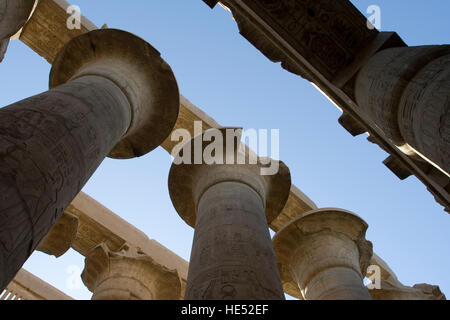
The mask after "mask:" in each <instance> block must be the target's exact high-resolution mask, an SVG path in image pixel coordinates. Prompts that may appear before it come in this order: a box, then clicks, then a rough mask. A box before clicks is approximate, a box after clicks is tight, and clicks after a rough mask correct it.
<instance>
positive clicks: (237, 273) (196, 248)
mask: <svg viewBox="0 0 450 320" xmlns="http://www.w3.org/2000/svg"><path fill="white" fill-rule="evenodd" d="M227 130H231V129H226V128H223V129H220V130H218V129H210V130H207V131H205V132H204V133H203V134H202V135H199V136H197V137H195V138H194V139H193V140H192V141H191V142H189V144H190V145H192V144H193V145H194V148H193V149H191V150H192V151H194V149H195V146H196V145H199V146H200V148H199V149H197V150H195V151H197V152H198V151H201V154H202V155H203V154H204V151H205V155H206V152H207V151H208V149H207V148H210V147H211V146H210V145H209V147H208V144H207V142H205V141H203V140H209V141H211V137H212V136H214V137H215V141H214V143H215V144H216V147H217V149H216V150H215V161H214V163H211V162H210V161H209V160H205V159H206V158H205V157H204V158H203V161H201V164H200V162H198V163H199V164H193V163H194V161H192V160H195V159H194V155H192V158H191V162H190V164H189V163H186V162H185V163H182V164H176V163H179V161H177V160H179V158H176V160H175V163H174V164H173V165H172V168H171V170H170V175H169V192H170V196H171V199H172V202H173V204H174V207H175V208H176V210H177V211H178V213H179V214H180V216H181V217H182V218H183V219H184V221H185V222H186V223H187V224H188V225H190V226H192V227H194V226H195V235H194V241H193V245H192V253H191V258H190V262H189V272H188V278H187V287H186V295H185V299H192V300H222V299H231V300H234V299H236V300H243V299H284V293H283V289H282V286H281V280H280V275H279V272H278V269H277V265H276V261H275V256H274V252H273V247H272V243H271V239H270V234H269V228H268V223H270V222H271V221H272V220H273V219H275V218H276V217H277V216H278V214H279V213H280V211H281V210H282V209H283V207H284V205H285V203H286V201H287V198H288V196H289V191H290V186H291V179H290V173H289V169H288V168H287V167H286V166H285V165H284V164H283V163H280V165H279V170H278V172H277V173H276V174H274V175H270V176H269V175H267V176H262V175H261V165H258V164H256V162H258V161H255V164H250V163H251V162H250V161H249V158H248V157H247V159H246V160H245V161H244V163H246V164H237V163H238V162H237V155H238V153H239V154H240V155H242V154H244V153H243V148H239V147H238V144H240V137H239V136H233V137H230V135H228V134H226V131H227ZM230 142H231V146H232V147H229V146H230ZM197 143H198V144H197ZM226 146H227V147H226ZM241 146H242V145H241ZM222 147H223V148H222ZM228 147H229V148H228ZM225 148H228V149H227V150H226V151H223V150H225ZM188 149H189V148H183V153H186V152H188ZM195 151H194V153H195ZM209 151H211V149H209ZM222 151H223V153H222ZM247 151H248V150H247ZM213 153H214V152H213ZM245 153H246V154H247V155H248V152H245ZM219 154H220V155H219ZM195 158H196V157H195ZM227 159H228V161H227ZM230 159H231V161H230ZM207 163H210V164H207Z"/></svg>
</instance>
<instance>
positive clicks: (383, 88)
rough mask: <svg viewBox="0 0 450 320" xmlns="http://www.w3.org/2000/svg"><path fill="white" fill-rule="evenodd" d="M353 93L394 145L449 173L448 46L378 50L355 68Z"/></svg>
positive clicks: (449, 97)
mask: <svg viewBox="0 0 450 320" xmlns="http://www.w3.org/2000/svg"><path fill="white" fill-rule="evenodd" d="M355 94H356V99H357V101H358V104H359V106H360V107H361V108H363V109H364V111H365V112H366V113H367V114H369V115H370V116H371V118H372V119H373V120H374V122H375V123H376V124H377V125H378V126H379V127H380V128H382V129H383V131H384V132H385V134H386V136H387V137H388V138H389V139H391V140H392V141H393V143H394V144H395V145H397V146H399V147H403V148H406V146H405V145H407V146H409V147H410V148H411V147H412V148H413V149H412V150H411V153H412V154H413V155H415V156H416V158H420V157H419V156H418V155H417V153H416V152H415V150H417V151H418V152H419V154H422V155H424V156H425V157H426V158H427V159H429V160H431V161H432V162H433V163H435V164H436V165H437V166H439V167H440V168H441V169H442V170H444V171H446V172H447V173H450V46H448V45H445V46H423V47H410V48H393V49H386V50H383V51H381V52H379V53H378V54H376V55H375V56H374V57H373V58H372V59H371V60H370V61H369V63H368V64H367V65H366V66H365V67H364V68H363V69H362V70H361V72H360V73H359V74H358V78H357V80H356V87H355Z"/></svg>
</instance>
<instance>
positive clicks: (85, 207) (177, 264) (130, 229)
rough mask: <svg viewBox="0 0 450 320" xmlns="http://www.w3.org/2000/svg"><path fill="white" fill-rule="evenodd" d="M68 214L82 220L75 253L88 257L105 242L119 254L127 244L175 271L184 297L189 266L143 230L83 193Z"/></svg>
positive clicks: (69, 208)
mask: <svg viewBox="0 0 450 320" xmlns="http://www.w3.org/2000/svg"><path fill="white" fill-rule="evenodd" d="M66 213H70V214H73V215H74V216H76V217H77V218H78V219H79V228H78V231H77V235H76V238H75V239H74V241H73V243H72V247H73V249H74V250H76V251H78V252H79V253H80V254H81V255H83V256H87V255H89V253H90V252H91V251H92V250H93V249H94V248H95V247H97V246H99V245H101V244H102V243H105V244H106V246H107V247H108V248H109V249H110V250H111V251H114V252H115V251H120V249H121V248H123V247H124V246H125V245H127V246H128V247H136V248H139V250H140V251H142V252H143V253H144V254H145V255H146V256H149V257H151V258H152V259H153V260H154V261H155V263H156V264H158V265H161V266H163V267H164V268H165V269H168V270H176V271H177V273H178V275H179V277H180V279H179V281H180V282H181V293H180V296H179V297H178V298H179V299H182V298H183V297H184V291H185V288H186V279H187V273H188V263H187V261H185V260H184V259H182V258H181V257H179V256H178V255H176V254H175V253H173V252H172V251H170V250H169V249H167V248H165V247H164V246H162V245H161V244H160V243H158V242H157V241H155V240H152V239H149V238H148V237H147V236H146V235H145V234H144V233H143V232H142V231H140V230H139V229H137V228H136V227H134V226H132V225H131V224H130V223H128V222H127V221H125V220H123V219H122V218H121V217H119V216H118V215H116V214H115V213H114V212H112V211H111V210H109V209H107V208H105V207H104V206H103V205H101V204H100V203H98V202H97V201H95V200H94V199H92V198H91V197H89V196H88V195H86V194H85V193H83V192H80V193H79V194H78V195H77V196H76V197H75V199H74V200H73V201H72V203H71V204H70V205H69V206H68V207H67V209H66Z"/></svg>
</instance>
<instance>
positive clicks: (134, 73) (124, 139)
mask: <svg viewBox="0 0 450 320" xmlns="http://www.w3.org/2000/svg"><path fill="white" fill-rule="evenodd" d="M85 63H86V64H85ZM129 72H131V76H130V73H129ZM127 76H129V77H128V78H127ZM159 78H160V81H159V80H158V79H159ZM67 81H68V82H67ZM158 81H159V82H158ZM65 82H67V83H65ZM64 83H65V84H64ZM155 83H156V84H155ZM50 86H51V87H52V88H53V89H51V90H50V91H47V92H45V93H42V94H40V95H37V96H34V97H31V98H28V99H25V100H23V101H20V102H17V103H15V104H13V105H10V106H8V107H5V108H2V109H0V288H4V287H5V286H6V285H7V284H8V283H9V282H10V281H11V279H12V278H13V277H14V275H15V273H16V272H17V271H18V270H19V269H20V267H21V266H22V265H23V263H24V262H25V261H26V259H27V258H28V257H29V256H30V255H31V253H32V252H33V251H34V250H35V248H36V247H37V246H38V244H39V243H40V242H41V241H42V239H43V238H44V236H45V235H47V233H48V232H49V230H50V229H51V227H52V226H53V225H54V224H55V223H56V221H57V220H58V218H59V217H60V216H61V215H62V213H63V211H64V210H65V208H66V207H67V206H68V205H69V203H70V202H71V201H72V200H73V198H74V197H75V196H76V195H77V194H78V192H79V191H80V189H81V188H82V187H83V185H84V184H85V183H86V182H87V180H88V179H89V178H90V176H91V175H92V174H93V173H94V171H95V170H96V169H97V167H98V166H99V165H100V163H101V162H102V161H103V159H104V157H105V156H107V155H108V154H110V155H112V156H115V157H121V158H125V157H133V156H139V155H143V154H145V153H146V152H149V151H150V150H152V149H153V148H155V147H156V146H157V144H158V143H161V142H162V141H163V140H164V139H165V138H166V136H164V134H169V133H170V131H171V129H172V128H171V125H173V124H174V123H175V120H176V118H177V112H178V107H179V102H178V97H179V93H178V88H177V85H176V81H175V78H174V77H173V74H172V72H171V70H170V68H169V67H168V66H167V64H166V63H165V62H164V61H163V60H162V59H161V58H160V56H159V53H158V52H157V51H156V50H155V49H153V48H152V47H151V46H150V45H149V44H147V43H146V42H145V41H143V40H142V39H140V38H137V37H135V36H134V35H132V34H129V33H126V32H123V31H119V30H110V29H105V30H99V31H93V32H91V33H89V34H86V35H83V36H80V37H78V38H76V39H74V40H72V41H71V42H70V43H69V44H68V45H66V46H65V47H64V49H63V50H62V52H61V53H60V54H59V55H58V57H57V58H56V61H55V63H54V64H53V67H52V72H51V75H50ZM161 108H162V109H163V110H161ZM164 116H167V117H166V118H165V119H164V121H163V120H162V119H161V117H164ZM152 124H155V126H154V127H153V130H155V131H154V132H152V127H151V126H152ZM111 150H113V151H111Z"/></svg>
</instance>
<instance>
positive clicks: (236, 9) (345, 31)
mask: <svg viewBox="0 0 450 320" xmlns="http://www.w3.org/2000/svg"><path fill="white" fill-rule="evenodd" d="M204 1H205V0H204ZM205 2H206V3H208V4H209V5H210V6H211V7H213V6H214V5H215V4H216V3H217V2H219V1H214V0H208V1H205ZM220 3H221V4H222V5H223V6H225V7H226V8H228V9H229V10H230V11H231V12H232V14H233V17H234V20H235V21H236V23H237V24H238V26H239V30H240V33H241V34H242V35H243V36H244V37H245V38H246V39H247V40H249V41H250V42H251V43H252V44H253V45H254V46H255V47H256V48H258V49H259V50H260V51H261V52H262V53H263V54H264V55H266V56H267V57H268V58H269V59H270V60H271V61H273V62H281V65H282V67H283V68H285V69H286V70H288V71H290V72H292V73H294V74H298V75H300V76H302V77H304V78H306V79H307V80H308V81H311V82H312V83H313V84H314V85H315V86H316V87H317V88H318V89H320V91H321V92H323V93H324V94H325V95H326V96H327V97H328V98H329V99H330V100H332V102H333V103H334V104H335V105H337V106H339V108H340V109H341V110H343V112H344V113H343V115H342V117H341V118H340V119H339V122H340V123H341V124H342V125H343V126H344V128H345V129H347V130H348V131H349V132H350V133H351V134H352V135H359V134H362V133H364V132H368V133H369V134H370V136H369V138H368V140H369V141H370V142H373V143H376V144H377V145H379V146H380V147H381V148H382V149H383V150H385V151H386V152H388V153H389V154H390V156H389V158H388V159H386V160H385V161H384V163H385V165H386V166H387V167H388V168H389V169H390V170H391V171H393V172H394V173H395V174H396V175H397V176H398V177H399V178H400V179H405V178H406V177H408V176H410V175H412V174H414V175H416V177H417V178H418V179H419V180H420V181H422V182H423V183H424V184H425V186H426V187H427V189H428V191H430V192H431V193H432V194H433V195H434V196H435V198H436V201H438V202H439V203H440V204H442V205H443V206H444V207H445V208H446V211H449V212H450V192H449V188H450V178H449V177H448V175H446V174H445V173H443V172H441V171H440V170H439V169H437V168H435V167H434V166H433V165H431V163H429V162H426V163H425V162H423V161H422V159H418V157H417V156H414V153H411V152H410V151H411V150H412V149H411V148H398V146H396V145H395V144H394V143H393V142H392V141H391V140H390V139H389V137H388V136H387V133H385V132H384V131H383V130H382V129H380V128H379V127H378V126H377V123H376V119H372V117H371V114H368V113H366V112H365V110H364V109H363V108H361V107H360V106H359V105H358V104H357V102H356V99H355V79H356V76H357V74H358V72H359V71H360V70H361V68H362V67H363V66H364V65H366V64H367V63H368V61H369V60H370V59H371V57H373V56H374V55H375V54H376V53H377V52H379V51H382V50H384V49H387V48H394V47H407V45H406V44H405V43H404V42H403V41H402V39H401V38H400V37H399V36H398V35H397V34H396V33H392V32H378V31H377V30H376V29H370V28H368V27H367V26H368V25H367V19H366V18H365V17H364V15H363V14H361V13H360V12H359V11H358V10H357V9H356V8H355V7H354V6H353V5H352V4H351V2H350V1H349V0H340V1H329V0H298V1H290V0H222V1H220ZM381 70H383V71H384V70H386V68H384V66H383V68H381ZM430 88H431V87H430ZM416 89H418V90H416ZM416 89H414V90H415V91H414V92H416V93H417V92H419V91H420V90H421V89H420V88H416ZM434 91H436V90H434ZM434 91H433V92H434ZM447 91H448V90H447ZM441 96H442V97H445V94H441ZM426 99H428V98H426ZM428 101H430V99H428ZM441 105H442V104H441ZM438 108H439V107H438ZM419 109H420V108H418V110H419ZM439 114H440V113H439V112H434V113H433V114H429V115H428V116H430V117H432V118H433V119H432V120H431V121H432V122H436V119H437V116H438V115H439ZM419 118H420V115H417V116H415V119H416V121H417V119H419ZM417 123H418V124H419V125H417ZM417 123H416V128H415V129H414V130H419V131H422V133H421V134H422V135H423V136H425V139H424V140H426V141H425V144H426V145H428V146H430V149H431V148H433V147H432V144H433V143H432V141H430V138H431V137H432V135H430V133H428V132H425V131H427V130H428V129H429V128H421V127H420V123H421V120H418V121H417ZM443 127H445V126H443ZM433 129H436V126H434V127H433ZM433 135H434V136H433V138H434V139H435V141H436V135H437V134H436V131H435V130H434V131H433ZM444 139H447V138H446V137H445V135H444ZM447 141H448V140H447ZM441 143H442V140H441V141H440V142H439V143H438V144H441ZM422 150H423V149H422ZM426 152H427V153H428V152H432V151H431V150H426ZM438 152H444V154H443V155H444V156H445V157H446V154H445V151H442V148H440V149H439V150H434V153H438ZM411 155H413V156H411ZM440 156H442V153H441V154H440ZM432 158H433V157H432V156H429V159H431V160H432V161H437V160H434V159H432Z"/></svg>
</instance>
